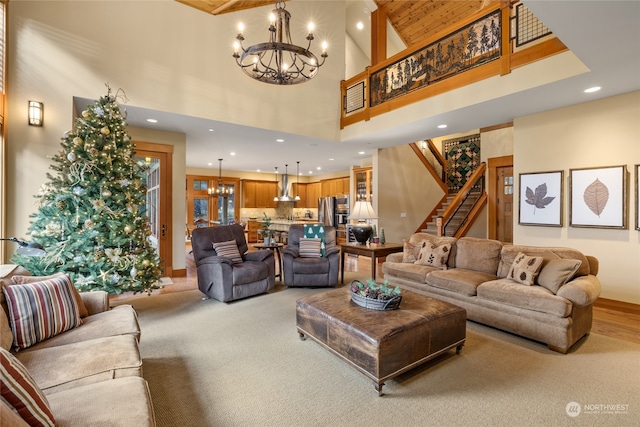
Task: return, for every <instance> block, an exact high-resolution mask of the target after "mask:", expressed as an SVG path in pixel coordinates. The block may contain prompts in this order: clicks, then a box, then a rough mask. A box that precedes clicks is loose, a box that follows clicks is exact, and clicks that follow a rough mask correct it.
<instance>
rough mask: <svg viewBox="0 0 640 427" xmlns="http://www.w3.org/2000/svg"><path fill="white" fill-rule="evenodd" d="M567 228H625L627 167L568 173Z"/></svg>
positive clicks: (599, 168)
mask: <svg viewBox="0 0 640 427" xmlns="http://www.w3.org/2000/svg"><path fill="white" fill-rule="evenodd" d="M569 188H570V198H569V201H570V205H571V206H570V209H569V225H570V226H571V227H592V228H614V229H626V228H627V166H626V165H622V166H605V167H597V168H582V169H570V170H569Z"/></svg>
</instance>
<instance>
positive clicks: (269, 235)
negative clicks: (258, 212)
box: [258, 212, 276, 245]
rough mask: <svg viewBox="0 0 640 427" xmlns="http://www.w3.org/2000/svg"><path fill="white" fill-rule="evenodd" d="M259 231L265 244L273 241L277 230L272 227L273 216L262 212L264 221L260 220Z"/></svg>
mask: <svg viewBox="0 0 640 427" xmlns="http://www.w3.org/2000/svg"><path fill="white" fill-rule="evenodd" d="M258 233H260V235H261V236H262V238H263V239H264V244H265V245H269V244H271V242H272V239H273V236H275V234H276V232H275V230H272V229H271V217H270V216H268V215H267V213H266V212H262V221H260V228H259V229H258Z"/></svg>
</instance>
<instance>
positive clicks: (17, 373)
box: [0, 349, 56, 426]
mask: <svg viewBox="0 0 640 427" xmlns="http://www.w3.org/2000/svg"><path fill="white" fill-rule="evenodd" d="M0 394H1V396H2V400H3V401H4V402H6V403H7V404H8V405H9V406H11V407H12V408H13V409H14V410H15V411H16V412H17V413H18V415H20V417H21V418H22V419H23V420H24V421H25V422H26V423H28V424H29V425H31V426H55V422H56V420H55V419H54V417H53V413H52V411H51V408H50V407H49V402H48V401H47V398H46V397H45V395H44V394H43V393H42V391H41V390H40V388H39V387H38V385H37V384H36V382H35V381H34V380H33V378H32V377H31V375H30V374H29V371H27V369H26V368H25V367H24V365H23V364H22V363H20V361H19V360H18V359H16V358H15V356H14V355H13V354H11V353H9V352H8V351H7V350H5V349H0Z"/></svg>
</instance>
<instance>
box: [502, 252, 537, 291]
mask: <svg viewBox="0 0 640 427" xmlns="http://www.w3.org/2000/svg"><path fill="white" fill-rule="evenodd" d="M542 261H543V258H542V257H541V256H529V255H525V254H523V253H522V252H519V253H518V255H517V256H516V259H514V260H513V264H511V269H510V270H509V274H508V275H507V278H508V279H511V280H513V281H515V282H518V283H520V284H522V285H527V286H532V285H533V283H534V282H535V280H536V277H538V271H539V270H540V267H541V266H542Z"/></svg>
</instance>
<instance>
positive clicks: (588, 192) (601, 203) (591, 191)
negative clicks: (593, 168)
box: [582, 178, 609, 217]
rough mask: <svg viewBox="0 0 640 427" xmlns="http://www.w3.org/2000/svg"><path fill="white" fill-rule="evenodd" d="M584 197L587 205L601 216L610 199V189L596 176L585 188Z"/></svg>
mask: <svg viewBox="0 0 640 427" xmlns="http://www.w3.org/2000/svg"><path fill="white" fill-rule="evenodd" d="M582 197H583V199H584V202H585V204H586V205H587V207H588V208H589V209H591V212H593V213H594V214H596V215H598V217H600V214H601V213H602V211H603V210H604V208H605V207H606V206H607V202H608V201H609V189H608V188H607V186H606V185H604V184H603V183H602V182H600V180H599V179H598V178H596V180H595V181H593V182H592V183H591V184H589V186H588V187H587V188H585V189H584V195H583V196H582Z"/></svg>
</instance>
